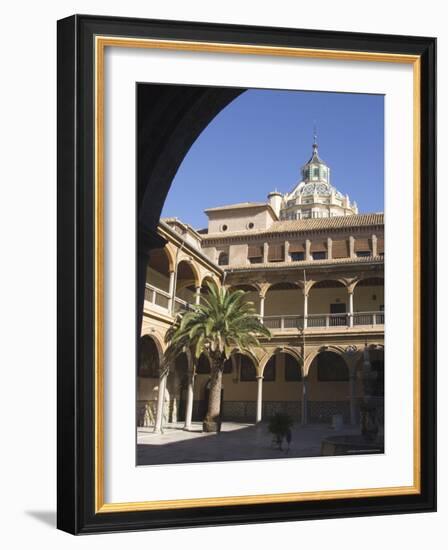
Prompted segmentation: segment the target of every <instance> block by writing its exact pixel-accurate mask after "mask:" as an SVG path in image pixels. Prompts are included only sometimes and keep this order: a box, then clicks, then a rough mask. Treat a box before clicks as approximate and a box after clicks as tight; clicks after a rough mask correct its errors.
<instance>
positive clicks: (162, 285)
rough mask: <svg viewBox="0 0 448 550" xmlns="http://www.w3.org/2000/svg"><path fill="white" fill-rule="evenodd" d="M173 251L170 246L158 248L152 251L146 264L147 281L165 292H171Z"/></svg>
mask: <svg viewBox="0 0 448 550" xmlns="http://www.w3.org/2000/svg"><path fill="white" fill-rule="evenodd" d="M171 262H172V256H171V252H170V251H169V249H168V247H166V246H164V247H163V248H157V249H155V250H153V251H152V252H151V256H150V257H149V260H148V262H147V265H146V281H145V282H146V283H147V284H150V285H151V286H154V287H156V288H158V289H160V290H162V291H163V292H169V287H170V271H172V268H171V265H174V264H172V263H171Z"/></svg>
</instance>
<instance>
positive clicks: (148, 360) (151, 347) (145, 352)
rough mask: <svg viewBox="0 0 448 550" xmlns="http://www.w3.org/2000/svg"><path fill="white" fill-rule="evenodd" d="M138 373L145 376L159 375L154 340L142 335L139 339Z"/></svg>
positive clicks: (157, 356)
mask: <svg viewBox="0 0 448 550" xmlns="http://www.w3.org/2000/svg"><path fill="white" fill-rule="evenodd" d="M138 375H139V376H142V377H146V378H158V377H159V352H158V350H157V346H156V344H155V342H154V340H153V339H152V338H151V337H149V336H143V337H142V338H141V340H140V361H139V364H138Z"/></svg>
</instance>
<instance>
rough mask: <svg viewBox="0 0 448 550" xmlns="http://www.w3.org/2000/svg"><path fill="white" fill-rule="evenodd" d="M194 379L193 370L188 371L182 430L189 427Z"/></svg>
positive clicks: (191, 414)
mask: <svg viewBox="0 0 448 550" xmlns="http://www.w3.org/2000/svg"><path fill="white" fill-rule="evenodd" d="M194 379H195V374H194V373H193V372H190V373H189V376H188V386H187V404H186V407H185V425H184V430H190V429H191V419H192V416H193V397H194Z"/></svg>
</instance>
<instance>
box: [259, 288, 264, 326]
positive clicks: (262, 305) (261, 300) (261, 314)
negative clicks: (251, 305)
mask: <svg viewBox="0 0 448 550" xmlns="http://www.w3.org/2000/svg"><path fill="white" fill-rule="evenodd" d="M259 296H260V319H261V322H263V318H264V294H259Z"/></svg>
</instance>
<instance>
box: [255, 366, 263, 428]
mask: <svg viewBox="0 0 448 550" xmlns="http://www.w3.org/2000/svg"><path fill="white" fill-rule="evenodd" d="M262 410H263V377H262V376H257V418H256V422H257V423H258V422H261V416H262Z"/></svg>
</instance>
